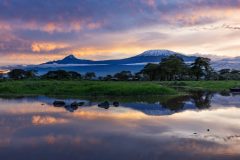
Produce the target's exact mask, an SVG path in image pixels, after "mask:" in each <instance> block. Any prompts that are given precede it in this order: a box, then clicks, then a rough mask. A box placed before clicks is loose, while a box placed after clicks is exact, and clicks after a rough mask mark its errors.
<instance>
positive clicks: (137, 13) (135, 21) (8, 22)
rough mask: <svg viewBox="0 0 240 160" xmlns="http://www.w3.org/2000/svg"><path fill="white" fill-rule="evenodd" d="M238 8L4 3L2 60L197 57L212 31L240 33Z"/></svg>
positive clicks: (139, 1) (145, 2) (0, 12)
mask: <svg viewBox="0 0 240 160" xmlns="http://www.w3.org/2000/svg"><path fill="white" fill-rule="evenodd" d="M239 7H240V0H218V1H212V0H188V1H182V0H107V1H100V0H71V1H69V0H61V1H59V0H44V1H43V0H34V1H32V0H2V1H0V30H1V31H0V55H6V54H8V55H13V54H15V55H18V54H35V55H36V54H38V55H40V54H44V55H45V56H46V55H48V54H52V56H53V55H54V54H59V55H63V54H68V53H69V52H74V53H75V52H76V53H77V54H78V55H88V56H86V57H84V58H93V59H97V58H99V57H107V56H108V57H113V56H114V54H112V56H111V53H123V54H124V55H130V54H137V53H138V52H142V51H144V50H146V49H151V48H153V47H154V48H160V47H161V48H167V49H174V50H176V51H184V52H186V51H187V52H192V51H193V50H192V49H186V48H191V47H190V46H192V48H196V50H198V49H199V46H201V47H202V48H203V47H204V48H207V47H206V46H205V45H202V44H209V43H210V42H209V40H210V39H211V40H212V39H213V38H211V37H209V36H208V35H212V33H211V32H212V31H214V32H216V35H217V34H218V33H217V32H218V31H216V30H219V31H222V29H228V30H230V31H232V32H236V31H238V30H239V27H238V25H237V24H236V25H232V24H233V23H232V22H238V21H239V17H238V15H239V12H240V11H239ZM223 13H224V14H223ZM220 24H221V25H220ZM222 24H224V25H222ZM212 25H213V26H215V28H213V27H211V26H212ZM216 26H217V28H216ZM191 27H192V28H191ZM193 28H194V29H195V33H191V32H189V31H188V29H193ZM201 28H202V30H201ZM203 28H204V29H203ZM209 28H210V29H209ZM208 29H209V30H211V31H209V32H208V33H209V34H208V33H206V30H208ZM225 32H227V31H225ZM180 33H182V35H180ZM202 34H205V36H201V35H202ZM233 34H234V33H233ZM183 35H184V36H183ZM197 35H199V37H198V38H196V37H195V36H197ZM219 35H221V36H222V34H220V33H219ZM178 36H179V37H178ZM218 37H219V36H218ZM183 38H186V39H183ZM208 38H209V39H208ZM217 41H219V40H217ZM211 43H213V42H211ZM181 45H182V46H181ZM209 45H210V44H209ZM214 45H219V42H216V43H215V42H214ZM200 50H201V48H200ZM213 50H216V49H206V50H204V52H208V51H209V52H211V51H213ZM94 52H95V53H94ZM198 52H200V51H198ZM100 54H104V55H100ZM106 55H107V56H106ZM115 55H118V54H115ZM122 57H124V56H122ZM116 58H118V57H116ZM36 61H37V60H36ZM36 63H38V62H36Z"/></svg>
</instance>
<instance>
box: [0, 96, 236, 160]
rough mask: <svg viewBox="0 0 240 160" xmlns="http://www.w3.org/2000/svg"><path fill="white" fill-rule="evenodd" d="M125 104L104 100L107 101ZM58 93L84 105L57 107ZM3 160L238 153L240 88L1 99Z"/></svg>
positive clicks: (187, 158) (187, 159) (130, 159)
mask: <svg viewBox="0 0 240 160" xmlns="http://www.w3.org/2000/svg"><path fill="white" fill-rule="evenodd" d="M104 99H105V100H108V101H109V102H110V103H111V104H112V102H113V101H116V99H117V100H118V101H119V102H120V106H118V107H114V106H112V105H111V106H110V107H98V104H99V103H100V102H102V101H104ZM55 100H64V101H65V102H66V103H67V104H70V103H72V102H74V101H78V102H84V105H83V106H80V107H71V106H69V105H67V107H54V106H53V102H54V101H55ZM0 127H1V129H0V131H1V132H0V159H4V160H15V159H16V160H26V159H34V160H43V159H44V160H55V159H57V160H67V159H68V160H78V159H79V160H80V159H81V160H95V159H99V160H113V159H114V160H134V159H136V160H145V159H147V160H155V159H156V160H159V159H161V160H165V159H166V160H172V159H174V160H192V159H194V160H203V159H211V160H212V159H213V160H221V159H224V160H225V159H230V160H231V159H240V152H239V150H240V95H232V94H227V93H222V94H218V93H203V92H198V93H193V94H192V95H189V96H180V97H135V99H134V98H119V99H118V98H116V97H115V98H100V99H97V98H90V99H66V98H51V97H45V96H37V97H14V98H13V97H2V98H0Z"/></svg>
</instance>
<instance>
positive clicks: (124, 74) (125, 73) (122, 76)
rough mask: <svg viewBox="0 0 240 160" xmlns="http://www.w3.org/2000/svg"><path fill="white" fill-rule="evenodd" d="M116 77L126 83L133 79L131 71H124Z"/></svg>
mask: <svg viewBox="0 0 240 160" xmlns="http://www.w3.org/2000/svg"><path fill="white" fill-rule="evenodd" d="M114 77H115V78H117V79H118V80H121V81H126V80H129V78H132V73H131V72H130V71H122V72H120V73H116V74H115V75H114Z"/></svg>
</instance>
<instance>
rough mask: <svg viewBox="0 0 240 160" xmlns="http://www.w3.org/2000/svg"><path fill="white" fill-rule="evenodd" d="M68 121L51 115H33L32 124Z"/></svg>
mask: <svg viewBox="0 0 240 160" xmlns="http://www.w3.org/2000/svg"><path fill="white" fill-rule="evenodd" d="M67 122H68V121H67V120H66V119H63V118H55V117H51V116H33V117H32V124H33V125H51V124H59V123H67Z"/></svg>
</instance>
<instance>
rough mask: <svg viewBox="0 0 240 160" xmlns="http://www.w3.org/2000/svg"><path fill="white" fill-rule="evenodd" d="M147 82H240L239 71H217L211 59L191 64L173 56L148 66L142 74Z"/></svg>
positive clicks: (200, 59)
mask: <svg viewBox="0 0 240 160" xmlns="http://www.w3.org/2000/svg"><path fill="white" fill-rule="evenodd" d="M140 73H141V74H142V75H143V76H144V77H145V78H146V79H147V80H161V81H173V80H240V71H239V70H230V69H222V70H220V71H215V70H214V69H213V68H212V67H211V60H210V59H209V58H204V57H198V58H196V60H195V61H194V62H193V63H191V64H186V63H185V62H184V60H183V59H182V58H181V57H179V56H177V55H172V56H169V57H167V58H164V59H162V61H161V62H160V63H159V64H151V63H149V64H147V65H146V66H145V67H144V69H143V70H142V71H141V72H140Z"/></svg>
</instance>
